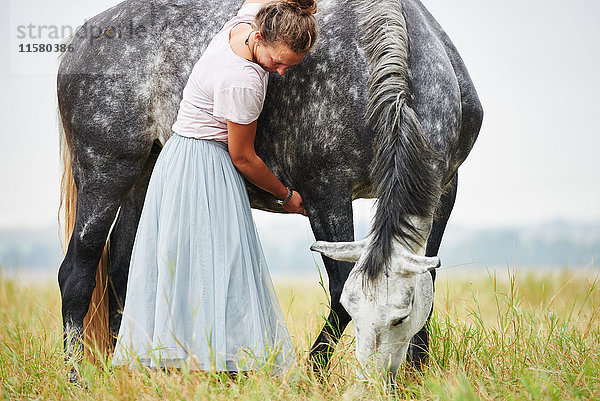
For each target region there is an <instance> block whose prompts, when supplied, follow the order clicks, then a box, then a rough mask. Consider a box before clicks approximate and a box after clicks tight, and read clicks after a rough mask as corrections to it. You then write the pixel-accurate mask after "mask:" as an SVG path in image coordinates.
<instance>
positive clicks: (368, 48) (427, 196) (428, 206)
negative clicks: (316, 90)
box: [356, 0, 441, 282]
mask: <svg viewBox="0 0 600 401" xmlns="http://www.w3.org/2000/svg"><path fill="white" fill-rule="evenodd" d="M356 4H357V8H356V11H357V13H358V16H359V26H360V28H361V29H362V38H361V39H362V45H363V50H364V52H365V56H366V58H367V62H368V66H369V71H370V74H369V79H368V83H367V85H368V103H367V108H366V119H367V122H368V123H369V125H370V127H371V128H372V129H373V130H374V132H375V139H374V149H373V150H374V156H373V161H372V163H371V166H370V175H371V181H372V182H373V185H374V194H375V197H376V198H377V200H376V203H375V205H376V212H375V215H374V218H373V223H372V226H371V230H370V234H371V235H372V241H371V243H370V246H369V249H368V251H367V256H366V258H365V263H364V264H363V265H362V272H363V273H366V278H368V279H369V280H370V281H371V282H373V281H374V279H375V277H377V275H378V274H379V273H380V271H381V270H382V269H385V270H386V271H387V266H388V264H389V260H390V257H391V251H392V240H393V239H398V240H401V241H404V242H405V243H406V244H407V245H408V247H409V249H411V248H412V247H413V246H414V245H416V244H418V243H422V242H423V241H424V240H426V238H423V237H422V234H421V233H420V232H419V231H418V229H417V228H416V227H415V226H414V225H413V224H412V223H411V221H410V216H423V217H425V216H431V215H432V214H433V212H434V208H435V205H436V202H437V198H438V194H439V191H440V183H439V182H438V179H437V177H436V174H435V167H436V164H437V162H438V161H439V160H441V159H440V157H439V155H438V154H437V153H436V152H435V151H434V150H433V149H432V148H431V146H430V145H429V143H428V142H427V140H426V138H425V135H424V132H423V128H422V126H421V123H420V122H419V120H418V117H417V115H416V114H415V112H414V110H413V109H412V108H411V107H410V106H409V104H408V102H409V99H410V87H409V73H408V53H409V40H408V31H407V27H406V19H405V17H404V14H403V11H402V4H401V2H400V1H399V0H378V1H372V0H357V1H356Z"/></svg>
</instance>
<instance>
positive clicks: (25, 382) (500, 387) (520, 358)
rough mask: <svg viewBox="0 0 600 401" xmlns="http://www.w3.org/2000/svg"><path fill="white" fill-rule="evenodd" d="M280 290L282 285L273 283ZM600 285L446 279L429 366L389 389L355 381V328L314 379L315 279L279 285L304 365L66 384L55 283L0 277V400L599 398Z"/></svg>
mask: <svg viewBox="0 0 600 401" xmlns="http://www.w3.org/2000/svg"><path fill="white" fill-rule="evenodd" d="M276 284H277V283H276ZM599 286H600V284H599V283H598V276H597V274H595V273H593V272H589V271H587V272H585V271H583V272H576V271H567V270H565V271H562V272H553V273H545V274H541V273H533V272H528V273H525V272H521V273H518V274H515V273H508V272H501V273H493V272H492V273H486V272H479V273H472V272H470V273H468V274H460V273H458V272H456V271H452V269H450V270H446V271H441V272H440V273H439V274H438V280H437V285H436V303H435V312H434V315H433V318H432V319H431V323H430V328H431V357H430V362H429V367H428V368H427V369H426V371H425V372H423V373H419V372H415V371H411V370H405V371H404V372H403V374H400V375H399V376H398V380H397V385H396V386H395V387H390V386H388V385H386V384H385V382H384V381H383V380H381V379H379V375H378V373H377V372H376V371H375V370H373V371H371V373H372V374H371V375H367V379H366V380H364V381H362V382H358V381H357V379H356V375H355V370H356V368H357V362H356V360H355V358H354V341H353V336H352V332H353V331H352V327H350V328H349V329H347V331H346V333H347V334H345V335H344V337H343V339H342V341H341V344H340V346H339V348H338V350H337V351H336V353H335V354H334V357H333V360H332V362H331V368H330V373H329V375H328V376H327V377H325V378H319V377H316V376H315V374H314V373H313V371H312V368H311V367H310V365H309V363H308V355H307V352H306V351H307V350H308V348H309V347H310V345H311V344H312V341H313V340H314V338H315V337H316V334H317V333H318V331H319V329H320V327H321V325H322V324H323V321H324V316H326V315H327V298H326V295H325V294H324V292H323V290H322V288H321V287H320V285H319V283H318V281H314V282H308V281H299V280H294V281H290V282H279V283H278V284H277V285H276V287H277V292H278V295H279V299H280V302H281V304H282V308H283V310H284V314H285V315H286V319H287V323H288V327H289V329H290V333H291V334H292V338H293V340H294V343H295V346H296V351H297V353H298V359H299V361H298V366H297V367H296V368H294V369H292V370H291V371H290V372H289V373H287V374H286V375H284V376H282V377H279V376H274V375H272V374H269V373H268V372H266V371H256V372H252V373H249V374H247V375H238V376H230V375H225V374H221V373H216V372H212V373H211V372H190V371H172V372H163V371H150V370H142V371H129V370H126V369H122V368H113V367H112V366H111V365H110V359H108V358H106V359H104V361H103V362H100V363H96V364H91V363H85V362H84V363H83V364H82V366H81V367H80V374H81V377H82V380H81V381H80V383H79V384H71V383H68V381H67V380H66V368H65V365H64V362H63V357H62V337H61V333H60V331H61V319H60V294H59V292H58V288H57V285H56V284H55V283H47V284H43V285H42V284H36V285H33V284H32V285H27V284H26V283H24V282H22V281H19V280H15V279H6V278H1V277H0V382H1V384H0V395H1V396H2V397H3V398H6V399H34V398H35V399H71V398H75V399H115V400H116V399H119V400H121V399H125V400H127V399H174V400H179V399H200V400H205V399H206V400H213V399H214V400H230V399H244V400H246V399H247V400H271V399H273V400H280V399H281V400H288V399H294V400H323V399H325V400H337V399H347V400H349V399H376V400H379V399H381V400H385V399H396V398H400V399H435V400H438V399H440V400H441V399H454V400H463V399H464V400H469V399H485V400H488V399H490V400H491V399H494V400H496V399H502V400H504V399H527V400H529V399H534V400H537V399H557V400H569V399H600V379H599V375H600V355H599V353H600V288H599Z"/></svg>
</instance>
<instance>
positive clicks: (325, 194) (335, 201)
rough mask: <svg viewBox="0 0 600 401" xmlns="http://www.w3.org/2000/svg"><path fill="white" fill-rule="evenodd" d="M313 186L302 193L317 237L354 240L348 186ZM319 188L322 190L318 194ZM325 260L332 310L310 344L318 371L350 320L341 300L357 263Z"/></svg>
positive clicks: (319, 239) (321, 238) (328, 239)
mask: <svg viewBox="0 0 600 401" xmlns="http://www.w3.org/2000/svg"><path fill="white" fill-rule="evenodd" d="M311 188H312V190H311V191H309V192H307V193H306V194H302V196H303V200H304V204H305V206H306V211H307V214H308V217H309V220H310V224H311V227H312V230H313V233H314V235H315V239H316V240H317V241H329V242H345V241H354V224H353V220H352V217H353V214H352V199H351V196H350V192H349V190H348V186H345V185H338V186H332V185H331V184H330V183H328V184H327V185H315V186H311ZM315 188H317V190H316V191H315ZM319 190H321V191H322V193H319V192H320V191H319ZM323 263H324V264H325V270H327V276H328V278H329V294H330V297H331V306H330V307H331V309H330V311H329V316H328V317H327V321H326V322H325V324H324V326H323V328H322V329H321V332H320V334H319V336H318V337H317V339H316V341H315V343H314V344H313V346H312V347H311V351H310V359H311V361H312V363H313V367H314V368H315V370H319V369H320V370H327V368H328V365H329V361H330V359H331V356H332V354H333V351H334V349H335V346H336V344H337V342H338V341H339V339H340V337H341V335H342V333H343V332H344V329H345V328H346V326H347V325H348V323H350V320H351V318H350V315H349V314H348V312H346V310H345V309H344V307H343V306H342V304H341V303H340V297H341V295H342V290H343V288H344V283H345V282H346V279H347V278H348V274H349V273H350V271H351V270H352V267H353V266H354V263H350V262H340V261H337V260H333V259H330V258H328V257H325V256H323Z"/></svg>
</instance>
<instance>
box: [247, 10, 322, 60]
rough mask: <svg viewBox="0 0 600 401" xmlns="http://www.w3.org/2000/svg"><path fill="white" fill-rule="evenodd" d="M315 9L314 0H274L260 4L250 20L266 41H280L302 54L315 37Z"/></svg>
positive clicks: (271, 43)
mask: <svg viewBox="0 0 600 401" xmlns="http://www.w3.org/2000/svg"><path fill="white" fill-rule="evenodd" d="M316 12H317V3H316V2H315V0H276V1H272V2H269V3H266V4H265V5H263V6H262V7H261V9H260V10H259V11H258V14H256V18H255V19H254V24H255V25H256V29H257V30H258V31H259V32H260V34H261V36H262V38H263V41H264V43H265V44H266V45H274V44H277V43H284V44H286V45H287V46H288V47H289V48H290V49H291V50H292V51H293V52H294V53H299V54H303V53H306V52H308V51H309V50H310V48H311V47H312V46H313V45H314V44H315V41H316V40H317V19H316V18H315V16H314V15H313V14H314V13H316Z"/></svg>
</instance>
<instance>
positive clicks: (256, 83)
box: [172, 3, 269, 143]
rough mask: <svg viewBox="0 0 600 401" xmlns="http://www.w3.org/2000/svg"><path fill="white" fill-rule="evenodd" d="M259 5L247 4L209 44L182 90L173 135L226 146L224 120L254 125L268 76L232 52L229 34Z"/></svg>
mask: <svg viewBox="0 0 600 401" xmlns="http://www.w3.org/2000/svg"><path fill="white" fill-rule="evenodd" d="M260 7H261V4H258V3H248V4H246V5H245V6H243V7H242V8H241V9H240V10H239V11H238V13H237V16H235V17H234V18H232V19H231V20H229V21H228V22H227V23H226V24H225V25H224V26H223V29H221V31H219V33H217V35H216V36H215V37H214V38H213V39H212V40H211V42H210V43H209V45H208V47H207V48H206V50H205V51H204V53H203V54H202V57H200V59H199V60H198V61H197V62H196V64H195V65H194V68H193V69H192V73H191V74H190V77H189V78H188V82H187V84H186V85H185V88H184V90H183V98H182V99H181V103H180V104H179V112H178V113H177V120H176V121H175V124H173V126H172V129H173V132H175V133H177V134H179V135H181V136H186V137H191V138H198V139H214V140H217V141H221V142H225V143H227V120H229V121H232V122H235V123H238V124H250V123H251V122H253V121H255V120H256V119H257V118H258V116H259V115H260V112H261V111H262V108H263V103H264V100H265V96H266V94H267V84H268V82H269V75H268V74H267V72H266V71H265V70H264V69H263V68H262V67H261V66H260V65H258V64H256V63H253V62H251V61H249V60H246V59H245V58H243V57H240V56H238V55H237V54H235V53H234V52H233V50H232V49H231V46H230V44H229V32H230V31H231V29H232V28H233V27H234V26H235V25H237V24H239V23H241V22H252V21H253V20H254V16H255V15H256V13H257V12H258V10H259V9H260Z"/></svg>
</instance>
